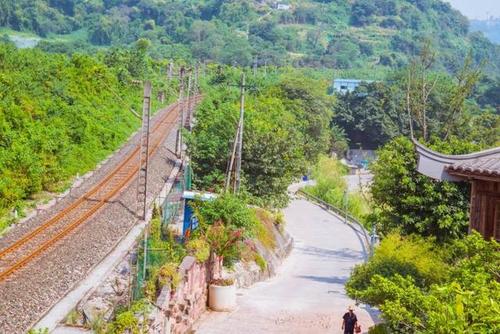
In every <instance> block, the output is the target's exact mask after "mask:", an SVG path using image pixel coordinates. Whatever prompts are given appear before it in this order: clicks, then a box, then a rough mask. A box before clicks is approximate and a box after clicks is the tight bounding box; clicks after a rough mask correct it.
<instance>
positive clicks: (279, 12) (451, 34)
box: [0, 0, 500, 72]
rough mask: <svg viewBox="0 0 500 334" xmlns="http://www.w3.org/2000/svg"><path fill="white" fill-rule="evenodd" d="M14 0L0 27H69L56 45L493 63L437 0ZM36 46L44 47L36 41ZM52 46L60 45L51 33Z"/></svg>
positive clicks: (341, 63) (0, 13) (452, 64)
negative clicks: (285, 1)
mask: <svg viewBox="0 0 500 334" xmlns="http://www.w3.org/2000/svg"><path fill="white" fill-rule="evenodd" d="M289 3H290V5H291V6H290V7H289V8H282V9H278V8H277V6H276V4H277V2H276V1H271V0H267V1H256V0H244V1H241V0H238V1H236V0H231V1H220V0H206V1H201V0H189V1H186V0H155V1H150V0H148V1H145V0H117V1H108V0H104V1H103V0H93V1H87V0H77V1H66V0H57V1H55V0H36V1H32V0H21V1H6V0H4V1H0V26H3V27H9V28H11V29H14V30H18V31H32V32H35V33H36V34H38V35H40V36H47V35H51V34H70V33H71V36H72V38H70V39H69V42H67V43H66V49H67V50H68V51H69V52H71V50H72V49H73V48H81V47H82V43H88V44H92V45H98V46H102V45H104V46H109V45H118V44H121V45H124V44H130V43H132V42H135V41H136V40H137V39H139V38H147V39H150V40H151V41H153V42H154V44H155V48H154V52H155V54H156V55H158V56H163V57H175V58H186V57H191V56H192V57H194V58H197V59H202V60H215V61H217V62H223V63H226V64H233V63H234V62H236V63H238V64H240V65H251V64H253V63H259V64H261V65H263V64H265V63H272V64H276V65H283V64H286V63H290V62H292V63H294V64H298V65H312V66H318V65H320V66H327V67H334V68H339V69H345V68H352V67H365V68H366V67H374V66H375V67H376V66H396V67H399V66H402V65H404V64H406V63H407V62H408V57H409V56H411V55H412V54H416V53H418V50H419V43H420V42H421V41H422V40H423V39H430V40H432V41H433V44H435V45H436V47H438V48H439V51H440V56H439V64H440V66H442V67H443V68H446V69H448V70H450V69H454V68H456V67H457V66H458V65H459V64H460V63H461V62H462V61H463V59H464V58H465V56H466V53H467V50H468V49H470V48H471V49H472V50H473V54H474V59H475V60H476V61H480V60H481V59H488V60H489V61H490V62H491V63H490V68H491V70H492V71H491V72H493V71H494V69H498V68H499V59H500V57H499V56H498V54H499V47H498V46H495V45H494V44H492V43H491V42H490V41H488V40H487V39H486V38H485V37H484V36H483V35H482V34H481V33H477V32H476V33H469V22H468V21H467V19H466V18H465V17H464V16H463V15H461V14H460V13H459V12H458V11H456V10H454V9H452V8H451V6H450V5H449V4H448V3H446V2H444V1H440V0H419V1H413V0H356V1H347V0H337V1H317V0H305V1H290V2H289ZM44 47H45V48H50V45H47V44H45V45H44ZM53 47H54V48H56V49H58V50H61V49H62V48H64V43H61V42H60V41H55V42H54V43H53Z"/></svg>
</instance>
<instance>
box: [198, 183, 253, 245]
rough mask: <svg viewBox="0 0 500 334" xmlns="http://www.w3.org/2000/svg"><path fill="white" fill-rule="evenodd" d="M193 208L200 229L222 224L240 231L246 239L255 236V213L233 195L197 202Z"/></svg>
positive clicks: (227, 194) (223, 195)
mask: <svg viewBox="0 0 500 334" xmlns="http://www.w3.org/2000/svg"><path fill="white" fill-rule="evenodd" d="M193 206H194V209H195V213H196V215H197V217H198V219H199V220H200V225H201V228H202V229H206V228H207V227H208V226H210V225H213V224H215V223H216V222H222V223H223V224H224V225H225V226H228V227H231V228H233V229H241V230H242V232H243V233H244V234H245V236H246V237H252V236H254V235H255V226H256V223H257V218H256V217H255V213H254V212H253V210H251V209H250V208H249V207H248V206H247V204H246V203H245V201H244V200H242V199H241V198H239V197H237V196H235V195H233V194H229V193H225V194H222V195H219V196H218V197H217V198H216V199H214V200H212V201H206V202H197V203H195V204H193Z"/></svg>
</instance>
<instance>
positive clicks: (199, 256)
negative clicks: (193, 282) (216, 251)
mask: <svg viewBox="0 0 500 334" xmlns="http://www.w3.org/2000/svg"><path fill="white" fill-rule="evenodd" d="M186 250H187V251H188V254H190V255H192V256H194V257H195V258H196V261H198V262H199V263H203V262H205V261H206V260H208V258H209V257H210V245H209V244H208V243H207V242H206V241H205V240H204V239H202V238H196V239H192V240H189V241H188V242H187V243H186Z"/></svg>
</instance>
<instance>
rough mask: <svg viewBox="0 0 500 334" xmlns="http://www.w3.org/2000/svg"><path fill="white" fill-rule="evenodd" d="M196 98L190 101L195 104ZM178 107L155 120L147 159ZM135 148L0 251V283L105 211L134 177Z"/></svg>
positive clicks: (136, 165) (136, 166) (172, 123)
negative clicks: (82, 191) (96, 181)
mask: <svg viewBox="0 0 500 334" xmlns="http://www.w3.org/2000/svg"><path fill="white" fill-rule="evenodd" d="M198 99H199V98H194V99H193V100H194V101H195V103H196V102H197V100H198ZM178 116H179V105H178V104H174V105H173V106H171V107H169V108H168V110H167V111H166V112H165V115H164V116H163V117H162V119H160V120H157V121H156V122H155V125H154V127H153V129H152V131H151V133H150V145H151V146H150V147H151V149H150V156H152V155H154V154H155V152H156V151H157V149H158V148H159V146H160V145H161V143H162V142H163V141H164V140H165V138H166V137H167V136H168V134H169V133H170V131H171V130H172V129H173V128H175V127H176V126H177V124H178ZM138 169H139V145H135V147H134V148H133V150H132V151H131V152H130V153H128V154H127V155H126V156H125V158H124V159H123V160H122V161H121V162H120V163H119V164H118V165H117V166H116V167H115V168H114V169H112V171H111V172H109V173H108V174H107V175H106V176H105V177H103V178H102V179H101V180H100V181H99V182H98V183H97V184H96V185H95V186H93V187H92V188H90V189H89V190H88V191H87V192H85V193H84V194H83V195H82V196H80V197H79V198H77V199H76V200H75V201H74V202H72V203H71V204H70V205H68V206H67V207H66V208H64V209H63V210H61V211H59V212H58V213H57V214H55V215H53V216H52V217H50V218H49V219H47V220H46V221H45V222H44V223H42V224H41V225H40V226H38V227H37V228H35V229H34V230H32V231H30V232H28V233H27V234H25V235H24V236H22V237H21V238H19V239H17V240H16V241H15V242H13V243H12V244H11V245H10V246H8V247H6V248H4V249H2V250H0V282H2V281H4V280H6V279H7V278H8V277H9V276H11V275H12V274H13V273H14V272H16V271H18V270H19V269H21V268H23V267H24V266H26V265H27V264H28V263H30V262H31V261H33V260H34V259H36V258H38V257H40V256H41V255H42V254H43V253H44V252H46V251H47V250H48V249H50V248H52V247H54V246H55V245H56V244H57V243H58V241H60V240H61V239H63V238H65V237H67V236H68V235H70V234H71V233H72V232H74V231H75V230H76V229H77V228H78V227H79V226H81V225H83V224H85V222H86V221H88V220H89V219H90V218H92V217H93V216H94V215H95V214H96V213H98V212H99V211H100V210H102V209H103V208H105V207H106V206H107V205H108V204H109V203H110V202H111V201H112V200H113V199H114V198H115V197H116V196H117V195H118V194H119V193H120V192H121V190H123V189H125V188H126V187H127V186H128V185H129V184H130V183H131V182H132V181H133V180H134V179H135V176H136V175H137V172H138Z"/></svg>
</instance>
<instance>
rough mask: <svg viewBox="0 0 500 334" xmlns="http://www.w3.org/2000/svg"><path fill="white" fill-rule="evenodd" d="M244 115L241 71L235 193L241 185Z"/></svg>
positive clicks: (243, 80)
mask: <svg viewBox="0 0 500 334" xmlns="http://www.w3.org/2000/svg"><path fill="white" fill-rule="evenodd" d="M244 116H245V73H242V74H241V85H240V121H239V123H238V126H239V130H238V134H237V137H236V138H237V149H236V170H235V182H234V192H235V193H237V192H239V190H240V185H241V156H242V151H243V129H244V124H243V123H244Z"/></svg>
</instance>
